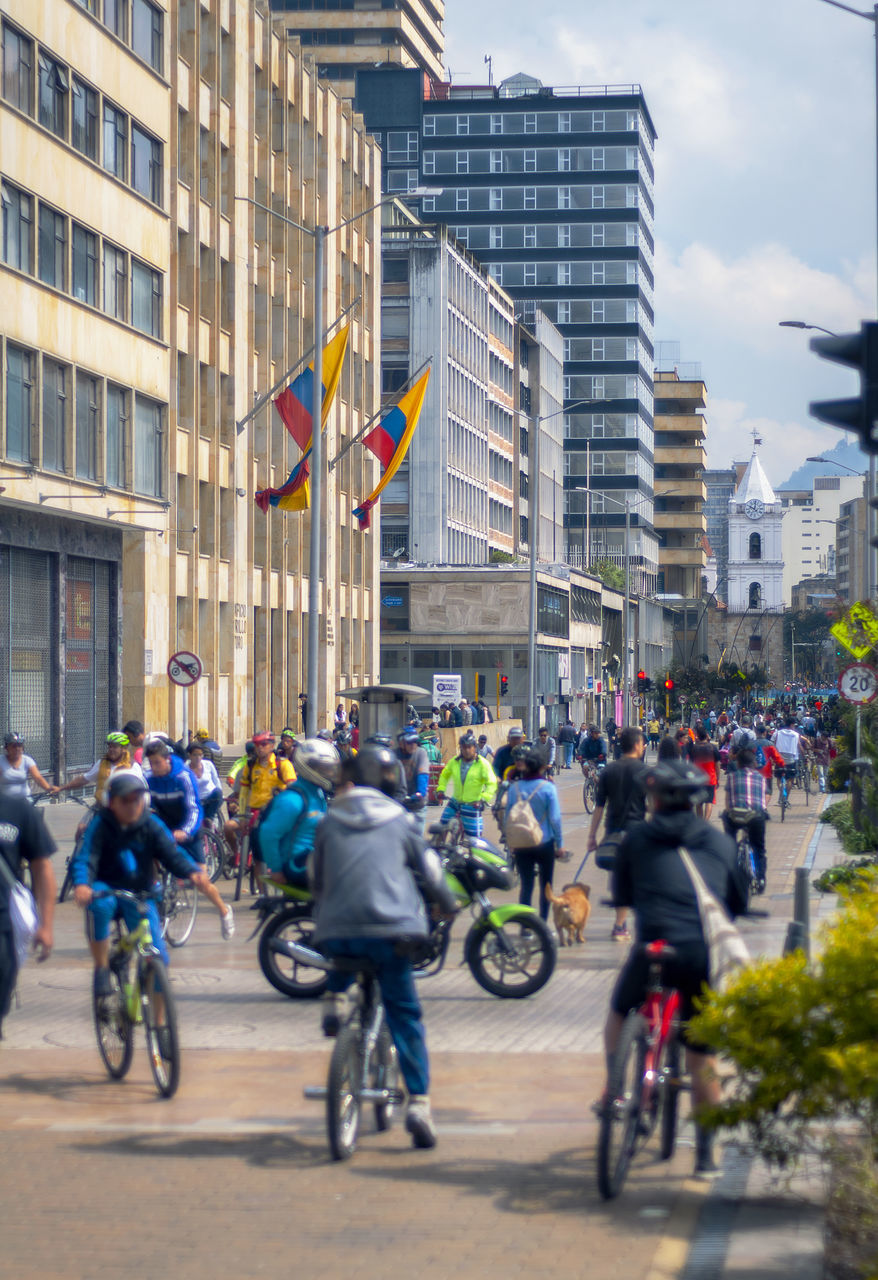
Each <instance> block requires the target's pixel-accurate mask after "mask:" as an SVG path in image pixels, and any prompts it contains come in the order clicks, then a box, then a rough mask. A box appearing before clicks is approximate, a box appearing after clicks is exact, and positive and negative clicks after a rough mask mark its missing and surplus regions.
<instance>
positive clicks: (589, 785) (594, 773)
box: [582, 761, 603, 813]
mask: <svg viewBox="0 0 878 1280" xmlns="http://www.w3.org/2000/svg"><path fill="white" fill-rule="evenodd" d="M602 768H603V766H602V765H594V764H588V763H587V762H586V761H583V763H582V774H583V779H584V781H583V783H582V803H583V806H584V808H585V812H586V813H594V809H595V805H596V804H597V794H598V773H599V771H600V770H601V769H602Z"/></svg>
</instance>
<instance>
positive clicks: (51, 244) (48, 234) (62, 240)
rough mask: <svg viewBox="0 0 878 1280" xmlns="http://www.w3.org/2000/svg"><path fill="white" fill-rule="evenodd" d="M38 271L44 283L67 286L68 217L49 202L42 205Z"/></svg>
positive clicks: (60, 286) (55, 286) (56, 287)
mask: <svg viewBox="0 0 878 1280" xmlns="http://www.w3.org/2000/svg"><path fill="white" fill-rule="evenodd" d="M39 239H40V252H39V263H38V272H39V277H40V279H41V280H42V282H43V284H50V285H52V286H53V288H55V289H66V288H67V219H66V218H65V217H64V215H63V214H62V213H56V212H55V210H54V209H52V208H50V207H49V205H47V204H41V205H40V237H39Z"/></svg>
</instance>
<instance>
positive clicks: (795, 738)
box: [771, 716, 803, 780]
mask: <svg viewBox="0 0 878 1280" xmlns="http://www.w3.org/2000/svg"><path fill="white" fill-rule="evenodd" d="M771 741H772V743H773V744H774V746H775V747H776V748H777V750H778V752H779V754H780V755H782V756H783V760H784V764H785V765H786V770H787V777H788V778H789V779H791V780H792V778H793V777H794V775H795V771H796V766H797V764H798V762H799V757H800V756H801V755H802V754H803V752H802V739H801V737H800V735H799V731H798V729H797V728H796V721H795V719H794V717H793V716H787V718H786V721H785V722H784V725H783V728H780V729H778V730H777V732H776V733H775V734H774V735H773V736H772V739H771Z"/></svg>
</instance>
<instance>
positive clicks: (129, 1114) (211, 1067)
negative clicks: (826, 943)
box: [0, 772, 814, 1280]
mask: <svg viewBox="0 0 878 1280" xmlns="http://www.w3.org/2000/svg"><path fill="white" fill-rule="evenodd" d="M559 785H560V790H561V796H562V807H563V810H564V812H565V815H566V823H565V825H566V830H565V838H566V843H567V844H568V845H569V846H570V847H571V848H572V849H573V851H574V862H573V863H572V864H571V867H570V870H575V867H576V866H577V864H578V857H577V851H579V857H581V854H582V851H584V827H585V824H586V821H587V819H585V818H584V816H583V815H582V814H581V809H580V800H579V796H580V786H579V781H578V775H576V774H575V773H572V772H571V773H562V775H561V778H560V782H559ZM78 812H81V810H80V811H78ZM78 812H75V811H74V810H73V806H52V807H50V809H49V816H50V821H51V823H52V825H53V828H54V829H55V830H56V831H57V833H58V835H59V838H61V839H62V841H63V842H64V844H63V845H62V849H61V851H60V852H59V855H58V864H59V866H58V870H59V878H60V873H61V872H62V870H63V859H64V855H65V853H66V851H67V849H69V836H70V833H71V832H72V827H73V825H75V820H76V818H77V817H78ZM813 817H814V806H813V805H812V807H811V809H810V810H809V811H808V812H806V811H805V809H804V807H803V806H802V803H801V798H800V797H797V803H796V805H795V807H794V809H793V812H792V814H791V815H790V817H789V818H788V820H787V822H786V823H784V824H783V826H781V825H780V824H779V823H775V824H773V825H772V827H771V828H770V839H769V849H770V863H771V865H770V874H769V894H768V895H767V901H768V904H769V905H770V906H771V908H772V912H773V919H772V920H771V921H768V922H764V923H759V924H748V925H747V926H746V928H747V931H748V933H749V934H750V937H751V944H752V946H753V949H754V950H755V951H759V950H765V951H766V952H775V951H777V950H778V949H779V947H780V945H781V943H782V938H783V933H784V931H785V917H787V916H788V915H789V909H790V904H791V893H792V872H793V868H794V866H795V865H796V864H797V863H798V862H800V861H801V860H802V858H803V857H804V856H805V853H806V851H807V849H808V847H809V844H810V842H811V840H812V835H813ZM559 870H560V873H561V875H560V877H559V878H562V879H563V875H564V871H565V870H567V868H561V869H559ZM583 879H584V880H585V881H586V882H590V883H591V885H592V896H593V899H594V900H595V901H597V900H598V899H599V898H600V897H601V896H602V894H603V892H604V883H603V882H604V876H603V875H602V874H601V873H598V872H596V871H594V870H593V869H592V868H591V867H590V866H589V868H588V870H587V872H586V873H584V875H583ZM242 906H244V909H243V910H239V911H238V935H237V937H236V938H235V939H234V941H233V942H232V943H230V944H224V943H223V942H222V941H221V940H220V936H219V923H218V920H217V918H216V916H215V915H214V914H213V913H212V912H211V911H210V910H209V909H205V910H204V912H201V911H200V912H199V917H198V922H197V925H196V930H195V934H194V935H193V938H192V939H191V940H190V942H189V943H187V945H186V946H185V947H184V948H183V949H182V950H181V951H178V952H176V953H174V955H173V963H174V975H175V989H176V992H177V995H178V1000H179V1004H180V1016H181V1024H182V1033H183V1043H184V1048H185V1057H184V1063H183V1079H182V1084H181V1088H180V1092H179V1094H178V1096H177V1097H176V1098H175V1099H173V1100H172V1101H171V1102H169V1103H163V1102H159V1101H158V1100H156V1098H155V1095H154V1090H153V1088H152V1085H151V1081H150V1077H149V1072H148V1066H147V1063H146V1056H145V1053H144V1052H143V1048H142V1045H138V1051H137V1052H136V1055H135V1061H134V1065H133V1068H132V1071H131V1075H130V1077H129V1078H128V1080H126V1081H125V1082H124V1083H122V1084H112V1083H110V1082H109V1081H108V1080H107V1079H106V1077H105V1075H104V1074H103V1072H102V1070H101V1068H100V1064H99V1060H98V1057H97V1051H96V1049H95V1047H94V1044H93V1038H92V1037H93V1033H92V1029H91V1023H90V1005H89V988H90V973H89V964H88V961H87V958H86V955H85V947H84V942H83V940H82V933H81V928H82V926H81V918H80V915H79V912H78V911H77V909H76V908H75V907H74V906H73V905H72V904H65V905H64V906H62V907H60V908H59V910H58V917H57V939H58V940H57V947H56V951H55V954H54V956H53V959H52V961H51V962H50V963H49V964H48V965H46V966H43V967H31V968H29V969H28V970H27V971H26V973H25V975H24V976H23V979H22V982H21V1006H20V1008H19V1009H18V1010H17V1011H15V1012H14V1013H13V1015H12V1016H11V1017H10V1019H9V1020H8V1023H7V1039H6V1040H5V1041H4V1045H3V1049H2V1059H0V1061H2V1064H3V1068H4V1069H3V1072H2V1078H0V1150H2V1151H3V1159H2V1161H0V1202H2V1203H3V1205H4V1213H3V1221H4V1225H3V1230H2V1236H3V1248H2V1251H0V1254H2V1256H0V1276H3V1277H5V1276H7V1275H8V1276H16V1277H19V1276H21V1275H22V1274H29V1275H39V1276H41V1277H42V1276H46V1277H49V1276H64V1277H91V1276H97V1275H98V1274H99V1273H100V1274H104V1273H105V1272H106V1269H107V1267H108V1266H113V1267H116V1268H118V1267H119V1266H120V1265H125V1264H131V1265H133V1270H134V1274H135V1275H138V1276H139V1275H144V1276H145V1275H147V1274H149V1275H150V1276H154V1275H155V1274H156V1273H157V1272H162V1271H164V1272H167V1270H168V1269H169V1268H170V1269H171V1272H172V1273H173V1274H179V1275H183V1276H187V1277H188V1276H197V1277H200V1276H202V1275H204V1276H216V1277H224V1276H237V1277H240V1276H242V1275H247V1274H262V1273H263V1272H265V1273H271V1272H276V1271H277V1270H278V1269H279V1268H280V1267H281V1266H284V1265H285V1264H286V1265H292V1266H293V1267H295V1268H296V1269H302V1270H305V1271H307V1274H308V1276H309V1280H316V1278H318V1277H322V1276H326V1277H336V1276H342V1275H344V1276H345V1277H346V1278H347V1277H357V1276H368V1277H378V1276H380V1277H396V1276H400V1277H402V1276H419V1277H424V1278H425V1280H433V1278H434V1277H436V1278H437V1280H438V1278H439V1277H442V1278H444V1277H448V1276H451V1275H467V1276H469V1275H479V1276H483V1277H486V1278H488V1277H494V1276H498V1277H499V1276H503V1277H504V1278H505V1277H508V1276H515V1275H518V1274H525V1273H531V1274H540V1275H545V1276H550V1277H554V1276H558V1277H560V1276H564V1277H570V1276H571V1275H574V1276H575V1275H580V1274H586V1273H587V1274H588V1275H589V1276H593V1277H604V1276H606V1277H609V1276H615V1274H616V1272H617V1271H624V1273H625V1275H626V1277H629V1278H630V1280H640V1278H641V1277H642V1278H643V1280H658V1276H659V1275H671V1274H676V1272H674V1271H673V1270H668V1269H667V1268H668V1259H671V1260H673V1259H674V1258H680V1259H682V1257H683V1256H684V1255H685V1247H686V1242H687V1241H688V1238H689V1236H690V1235H691V1233H692V1230H693V1226H694V1222H695V1216H696V1214H697V1211H698V1208H699V1206H700V1204H701V1202H702V1197H703V1190H702V1189H700V1188H698V1187H697V1185H696V1184H694V1183H692V1182H689V1181H686V1174H687V1172H688V1171H689V1169H690V1168H691V1161H692V1151H691V1129H689V1128H688V1127H687V1128H685V1129H684V1130H683V1141H682V1142H681V1147H680V1151H679V1153H678V1155H677V1157H676V1158H675V1160H674V1161H673V1162H672V1164H671V1166H666V1165H662V1164H660V1163H658V1162H656V1161H654V1160H653V1159H652V1157H651V1155H650V1154H649V1153H647V1154H646V1155H645V1156H644V1157H643V1159H642V1160H640V1161H639V1162H638V1164H637V1166H636V1168H635V1169H634V1171H633V1174H632V1177H631V1181H630V1184H629V1186H627V1187H626V1191H625V1195H624V1197H623V1198H622V1199H621V1200H620V1201H618V1202H616V1203H614V1204H612V1205H610V1206H605V1205H603V1204H602V1203H601V1202H600V1201H599V1199H598V1197H597V1193H596V1190H595V1187H594V1142H595V1136H596V1123H595V1121H594V1120H593V1118H592V1116H591V1113H590V1110H589V1104H590V1101H591V1099H592V1098H594V1097H595V1096H596V1093H597V1091H598V1089H599V1086H600V1079H601V1068H602V1064H601V1053H600V1029H601V1024H602V1021H603V1016H604V1011H605V1009H606V1003H607V998H608V994H609V990H610V987H611V985H612V982H613V979H614V975H615V971H616V968H617V967H618V964H619V962H620V960H621V959H622V955H623V953H624V948H621V947H620V946H619V945H618V944H615V943H613V942H611V941H610V938H609V930H610V923H611V913H610V912H609V911H608V910H607V909H606V908H601V907H600V906H596V908H595V911H594V913H593V915H592V920H591V923H590V925H589V930H588V933H587V941H586V943H585V945H584V946H582V947H577V948H573V949H569V950H565V951H563V952H562V953H561V959H560V962H559V967H558V971H557V972H556V974H555V976H554V977H553V978H552V980H551V982H550V983H549V985H548V986H547V987H546V988H545V989H544V991H543V992H542V993H540V994H539V995H537V996H535V997H532V998H531V999H529V1000H524V1001H500V1000H496V999H494V998H492V997H491V996H488V995H487V994H486V993H483V992H482V991H481V990H480V989H479V988H478V987H477V986H476V985H475V983H474V982H473V980H472V977H471V975H470V974H469V971H468V970H467V969H465V968H461V967H460V966H459V964H458V963H457V961H458V960H459V954H460V951H459V944H460V940H462V938H463V936H464V933H465V924H464V922H463V921H461V922H460V923H458V925H457V926H456V929H455V937H456V939H457V943H458V946H457V951H456V952H455V953H454V954H453V955H452V960H453V961H454V963H450V964H449V967H448V968H447V969H446V971H445V972H444V973H442V974H440V975H439V976H438V977H434V978H431V979H428V980H426V981H425V982H424V984H423V986H422V988H421V992H422V997H423V1001H424V1007H425V1013H426V1019H427V1026H428V1035H429V1040H430V1045H431V1050H432V1057H433V1067H434V1089H433V1093H434V1105H435V1108H436V1114H437V1118H438V1122H439V1127H440V1145H439V1147H438V1148H437V1149H436V1151H435V1152H428V1153H423V1152H418V1153H415V1152H413V1151H411V1150H410V1148H409V1147H408V1144H407V1139H406V1136H405V1134H404V1133H403V1132H402V1131H401V1130H400V1129H395V1130H393V1131H392V1132H391V1133H390V1134H387V1135H380V1136H379V1135H373V1134H371V1133H368V1132H367V1133H366V1135H365V1136H364V1138H363V1139H362V1142H361V1147H360V1149H359V1150H358V1152H357V1154H356V1156H355V1158H354V1160H353V1161H352V1162H351V1163H349V1164H348V1165H344V1166H337V1165H333V1164H332V1163H331V1162H330V1161H329V1160H328V1159H327V1152H326V1143H325V1135H324V1128H323V1117H322V1110H321V1107H320V1104H319V1103H313V1102H306V1101H305V1100H304V1099H303V1097H302V1087H303V1085H304V1084H306V1083H322V1081H323V1078H324V1076H325V1070H326V1063H327V1046H326V1042H325V1041H323V1040H322V1038H321V1037H320V1036H319V1034H318V1032H317V1020H318V1012H317V1009H316V1007H315V1006H314V1005H313V1004H312V1003H308V1002H305V1003H298V1002H293V1001H288V1000H286V999H284V998H283V997H281V996H279V995H277V994H276V993H275V992H274V991H273V990H272V989H271V988H269V987H268V985H267V984H266V983H265V981H264V979H263V978H262V976H261V973H260V972H259V970H258V967H257V965H256V962H255V944H254V943H252V942H251V943H248V942H247V941H246V935H247V933H249V928H248V924H249V913H248V911H247V910H246V905H245V904H242ZM37 1206H40V1207H41V1211H42V1214H43V1216H42V1218H41V1219H39V1221H40V1222H41V1223H42V1224H43V1225H42V1226H41V1227H39V1228H38V1229H35V1219H34V1209H35V1207H37ZM136 1220H139V1221H140V1222H142V1223H144V1224H147V1229H146V1231H143V1230H141V1229H140V1228H138V1227H135V1226H134V1223H135V1221H136ZM658 1267H661V1268H663V1269H662V1270H657V1269H656V1268H658ZM779 1274H780V1273H779Z"/></svg>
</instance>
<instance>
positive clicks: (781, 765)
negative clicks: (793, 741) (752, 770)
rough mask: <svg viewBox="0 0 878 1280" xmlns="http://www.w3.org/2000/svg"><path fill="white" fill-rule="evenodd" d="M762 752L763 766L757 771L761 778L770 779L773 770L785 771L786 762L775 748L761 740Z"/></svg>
mask: <svg viewBox="0 0 878 1280" xmlns="http://www.w3.org/2000/svg"><path fill="white" fill-rule="evenodd" d="M762 750H763V751H764V752H765V764H764V765H763V766H762V768H761V769H760V770H759V772H760V773H761V774H762V776H763V778H770V777H771V775H772V772H773V771H774V770H775V769H785V768H786V767H787V762H786V760H784V758H783V756H782V755H781V753H780V752H779V751H778V749H777V747H775V746H772V744H771V743H770V742H768V741H767V740H765V739H762Z"/></svg>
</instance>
